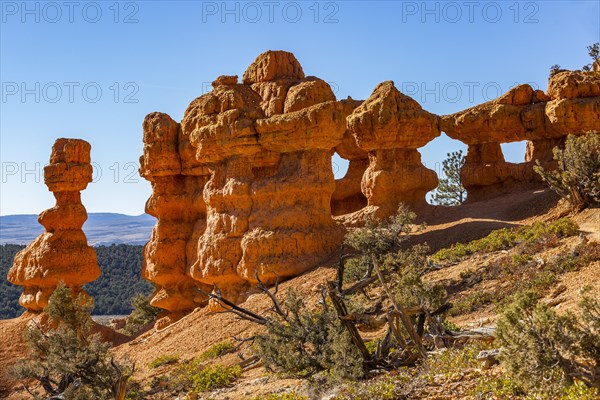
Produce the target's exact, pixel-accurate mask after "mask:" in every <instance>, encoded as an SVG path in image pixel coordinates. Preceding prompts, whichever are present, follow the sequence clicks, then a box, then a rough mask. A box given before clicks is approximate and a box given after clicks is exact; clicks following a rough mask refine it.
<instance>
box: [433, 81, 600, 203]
mask: <svg viewBox="0 0 600 400" xmlns="http://www.w3.org/2000/svg"><path fill="white" fill-rule="evenodd" d="M597 88H600V78H598V77H597V76H595V75H594V74H592V73H586V72H579V71H577V72H573V71H564V72H560V73H558V74H556V75H554V76H552V77H551V78H550V82H549V89H548V96H547V95H545V94H544V93H542V92H541V91H534V90H533V89H532V88H531V87H530V86H529V85H520V86H517V87H515V88H513V89H511V90H510V91H508V92H507V93H505V94H504V95H502V96H500V97H499V98H498V99H496V100H493V101H490V102H487V103H484V104H480V105H477V106H475V107H472V108H469V109H467V110H464V111H461V112H458V113H455V114H452V115H446V116H443V117H441V120H440V126H441V129H442V131H444V132H446V134H447V135H448V136H450V137H451V138H453V139H458V140H461V141H462V142H464V143H466V144H468V145H469V150H468V153H467V157H466V163H465V166H464V167H463V170H462V173H461V179H462V183H463V186H464V187H465V188H466V189H467V191H468V200H469V201H476V200H480V199H483V198H485V197H490V196H496V195H497V194H498V193H499V191H506V190H511V188H512V187H514V185H515V184H523V183H524V184H529V185H531V184H536V182H537V183H539V182H540V178H539V176H538V175H537V174H536V173H534V171H533V168H532V167H533V165H534V162H535V161H536V160H539V161H540V162H541V163H542V164H543V165H544V166H546V167H552V166H553V165H554V161H553V157H552V149H553V147H554V146H556V145H560V144H561V143H563V142H564V137H566V136H567V135H569V134H574V135H581V134H584V133H587V132H599V131H600V97H598V96H599V95H600V92H598V91H597V90H596V89H597ZM594 96H595V97H594ZM522 140H528V141H529V143H528V150H527V155H526V158H525V160H524V161H525V162H524V163H520V164H514V163H507V162H505V160H504V157H503V155H502V151H501V150H500V144H501V143H507V142H516V141H522Z"/></svg>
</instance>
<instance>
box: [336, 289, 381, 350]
mask: <svg viewBox="0 0 600 400" xmlns="http://www.w3.org/2000/svg"><path fill="white" fill-rule="evenodd" d="M327 289H328V293H329V298H330V299H331V302H332V304H333V307H334V308H335V310H336V312H337V314H338V318H339V320H340V322H341V323H342V325H343V326H344V328H346V330H347V331H348V333H349V334H350V338H351V340H352V343H354V345H355V346H356V348H357V349H358V351H360V353H361V354H362V356H363V359H364V360H365V361H368V360H370V359H371V355H370V354H369V350H368V349H367V346H365V342H364V341H363V339H362V337H361V336H360V333H359V332H358V329H357V328H356V325H354V322H353V321H352V319H351V318H350V319H349V318H348V310H347V309H346V305H345V304H344V302H343V300H342V299H341V297H340V295H339V292H338V290H337V287H336V284H335V283H333V282H327Z"/></svg>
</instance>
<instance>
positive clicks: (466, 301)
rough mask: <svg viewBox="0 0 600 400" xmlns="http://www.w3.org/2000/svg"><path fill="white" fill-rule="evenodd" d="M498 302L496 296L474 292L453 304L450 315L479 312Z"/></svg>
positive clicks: (486, 292)
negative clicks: (482, 308) (486, 306)
mask: <svg viewBox="0 0 600 400" xmlns="http://www.w3.org/2000/svg"><path fill="white" fill-rule="evenodd" d="M495 300H496V295H495V294H494V293H493V292H488V291H480V290H477V291H474V292H472V293H469V294H468V295H467V296H465V297H463V298H461V299H459V300H458V301H455V302H453V303H452V308H451V309H450V315H452V316H457V315H463V314H468V313H470V312H473V311H477V310H479V309H480V308H481V307H483V306H485V305H488V304H492V303H493V302H494V301H495Z"/></svg>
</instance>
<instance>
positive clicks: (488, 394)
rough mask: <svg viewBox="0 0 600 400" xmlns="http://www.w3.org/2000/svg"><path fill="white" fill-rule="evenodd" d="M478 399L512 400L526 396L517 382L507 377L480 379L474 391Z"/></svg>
mask: <svg viewBox="0 0 600 400" xmlns="http://www.w3.org/2000/svg"><path fill="white" fill-rule="evenodd" d="M472 394H473V396H474V397H475V398H476V399H511V398H515V397H516V396H521V395H523V394H525V392H524V391H523V388H522V387H521V386H519V385H518V384H517V383H516V382H515V381H513V380H512V379H510V378H508V377H506V376H500V377H498V378H493V379H489V378H487V377H486V378H485V379H479V380H478V382H477V385H476V386H475V388H474V389H473V392H472Z"/></svg>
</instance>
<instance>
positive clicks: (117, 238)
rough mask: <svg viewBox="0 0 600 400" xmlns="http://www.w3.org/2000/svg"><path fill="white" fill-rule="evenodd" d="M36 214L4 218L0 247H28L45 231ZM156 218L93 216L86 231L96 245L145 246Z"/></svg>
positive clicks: (86, 224)
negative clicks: (21, 245)
mask: <svg viewBox="0 0 600 400" xmlns="http://www.w3.org/2000/svg"><path fill="white" fill-rule="evenodd" d="M37 218H38V216H37V215H36V214H19V215H5V216H0V244H9V243H10V244H28V243H29V242H31V241H32V240H34V239H35V238H36V237H37V236H38V235H39V234H41V233H42V232H43V231H44V227H43V226H42V225H40V224H39V223H38V220H37ZM155 223H156V219H155V218H154V217H152V216H150V215H148V214H141V215H124V214H117V213H89V214H88V220H87V221H86V222H85V224H84V225H83V231H84V232H85V235H86V236H87V238H88V242H89V243H90V244H91V245H92V246H101V245H110V244H113V243H116V244H121V243H123V244H135V245H142V244H145V243H146V242H148V240H149V239H150V234H151V232H152V227H153V226H154V224H155Z"/></svg>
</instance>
